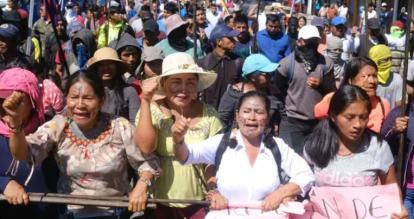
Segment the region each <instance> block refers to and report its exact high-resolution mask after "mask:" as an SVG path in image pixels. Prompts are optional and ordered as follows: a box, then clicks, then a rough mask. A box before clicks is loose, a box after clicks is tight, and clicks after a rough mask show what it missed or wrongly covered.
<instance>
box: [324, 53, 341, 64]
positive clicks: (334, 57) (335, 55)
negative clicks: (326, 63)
mask: <svg viewBox="0 0 414 219" xmlns="http://www.w3.org/2000/svg"><path fill="white" fill-rule="evenodd" d="M327 55H328V57H329V58H330V59H331V60H332V61H333V62H338V61H339V60H340V59H341V53H338V52H327Z"/></svg>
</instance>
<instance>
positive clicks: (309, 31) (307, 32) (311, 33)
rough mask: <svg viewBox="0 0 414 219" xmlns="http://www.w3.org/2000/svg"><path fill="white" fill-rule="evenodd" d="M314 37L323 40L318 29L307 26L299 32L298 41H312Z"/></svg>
mask: <svg viewBox="0 0 414 219" xmlns="http://www.w3.org/2000/svg"><path fill="white" fill-rule="evenodd" d="M313 37H317V38H319V39H320V38H321V36H320V35H319V31H318V28H317V27H315V26H313V25H306V26H304V27H302V28H301V29H300V30H299V34H298V39H304V40H307V39H310V38H313Z"/></svg>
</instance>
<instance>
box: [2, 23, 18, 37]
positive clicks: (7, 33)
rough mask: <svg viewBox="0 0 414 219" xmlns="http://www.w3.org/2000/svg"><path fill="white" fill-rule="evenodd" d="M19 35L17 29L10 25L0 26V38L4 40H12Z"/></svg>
mask: <svg viewBox="0 0 414 219" xmlns="http://www.w3.org/2000/svg"><path fill="white" fill-rule="evenodd" d="M17 35H19V28H17V27H16V26H14V25H12V24H7V23H6V24H2V25H0V37H4V38H6V39H12V38H15V37H16V36H17Z"/></svg>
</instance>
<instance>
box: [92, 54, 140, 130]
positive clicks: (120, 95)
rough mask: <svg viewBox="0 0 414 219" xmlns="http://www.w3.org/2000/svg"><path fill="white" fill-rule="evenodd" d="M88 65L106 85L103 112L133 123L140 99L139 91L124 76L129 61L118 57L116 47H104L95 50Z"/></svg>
mask: <svg viewBox="0 0 414 219" xmlns="http://www.w3.org/2000/svg"><path fill="white" fill-rule="evenodd" d="M87 65H88V70H90V71H92V72H95V73H97V74H99V76H100V77H101V79H102V80H103V82H104V85H105V96H106V98H105V102H104V104H103V106H102V112H106V113H109V114H113V115H117V116H122V117H125V118H126V119H128V120H129V121H130V122H132V123H133V122H134V118H135V116H136V114H137V112H138V109H139V105H140V100H139V97H138V94H137V91H136V90H135V89H134V88H133V87H132V86H128V85H127V84H126V83H125V81H124V79H123V78H122V75H123V73H125V72H126V71H127V70H128V65H127V63H125V62H123V61H122V60H120V59H119V58H118V54H117V53H116V51H115V50H114V49H112V48H109V47H104V48H101V49H98V50H97V51H96V52H95V54H94V55H93V57H92V58H90V59H89V60H88V64H87Z"/></svg>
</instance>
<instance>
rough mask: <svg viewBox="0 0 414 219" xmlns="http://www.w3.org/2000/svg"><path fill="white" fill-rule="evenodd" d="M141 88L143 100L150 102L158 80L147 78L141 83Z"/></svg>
mask: <svg viewBox="0 0 414 219" xmlns="http://www.w3.org/2000/svg"><path fill="white" fill-rule="evenodd" d="M141 88H142V93H143V95H144V96H143V97H144V99H146V100H147V101H151V100H152V97H153V96H154V94H155V91H157V89H158V78H156V77H154V78H148V79H146V80H144V81H142V84H141Z"/></svg>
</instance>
